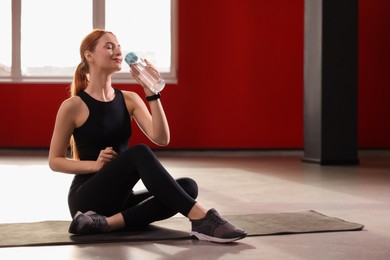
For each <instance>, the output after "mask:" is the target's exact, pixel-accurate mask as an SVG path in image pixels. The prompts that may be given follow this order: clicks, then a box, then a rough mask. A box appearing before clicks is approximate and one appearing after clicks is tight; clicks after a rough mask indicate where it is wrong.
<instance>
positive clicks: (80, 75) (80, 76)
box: [70, 61, 88, 97]
mask: <svg viewBox="0 0 390 260" xmlns="http://www.w3.org/2000/svg"><path fill="white" fill-rule="evenodd" d="M86 67H88V64H87V63H85V62H84V61H82V62H80V64H79V65H78V66H77V68H76V70H75V72H74V76H73V82H72V85H71V86H70V96H72V97H73V96H76V95H77V94H78V93H79V92H80V91H81V90H84V89H86V88H87V86H88V77H87V73H88V68H86Z"/></svg>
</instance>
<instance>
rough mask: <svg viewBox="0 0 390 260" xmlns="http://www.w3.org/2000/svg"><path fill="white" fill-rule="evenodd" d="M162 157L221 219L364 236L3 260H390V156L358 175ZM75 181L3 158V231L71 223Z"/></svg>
mask: <svg viewBox="0 0 390 260" xmlns="http://www.w3.org/2000/svg"><path fill="white" fill-rule="evenodd" d="M157 154H158V156H159V157H160V159H161V161H162V163H163V164H164V165H165V167H166V168H167V169H168V170H169V171H170V172H171V174H172V175H173V176H174V177H181V176H189V177H192V178H194V179H195V180H196V181H197V182H198V184H199V186H200V197H199V201H200V202H201V203H203V204H204V205H205V206H207V207H215V208H217V209H218V210H219V212H220V213H222V215H226V214H250V213H270V212H295V211H302V210H315V211H318V212H321V213H323V214H325V215H328V216H333V217H338V218H342V219H344V220H348V221H351V222H357V223H361V224H364V225H365V229H364V230H363V231H359V232H337V233H316V234H299V235H283V236H265V237H249V238H246V239H243V240H240V241H238V242H237V243H234V244H228V245H219V244H213V243H207V242H200V241H190V240H179V241H156V242H132V243H112V244H95V245H82V246H50V247H19V248H1V249H0V259H148V260H151V259H187V260H189V259H354V260H358V259H390V152H389V151H380V152H378V151H363V152H360V153H359V159H360V165H359V166H319V165H315V164H307V163H302V162H301V157H302V154H301V152H300V151H298V152H185V153H183V152H169V153H168V152H164V153H162V152H159V153H157ZM71 178H72V176H71V175H66V174H61V173H53V172H51V171H50V169H49V168H48V166H47V162H46V157H45V153H44V152H43V153H42V152H41V153H38V154H36V153H35V152H34V153H30V152H29V153H15V151H11V152H10V151H4V150H3V151H1V152H0V205H1V207H0V223H9V222H30V221H42V220H69V218H70V216H69V213H68V211H67V204H66V203H67V202H66V195H67V190H68V187H69V183H70V181H71ZM137 188H142V184H139V185H138V186H137ZM26 235H28V234H26Z"/></svg>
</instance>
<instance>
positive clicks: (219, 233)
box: [191, 209, 247, 243]
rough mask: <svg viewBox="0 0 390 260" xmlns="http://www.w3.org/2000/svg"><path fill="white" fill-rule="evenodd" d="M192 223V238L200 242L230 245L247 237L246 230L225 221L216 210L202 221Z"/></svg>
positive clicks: (212, 210)
mask: <svg viewBox="0 0 390 260" xmlns="http://www.w3.org/2000/svg"><path fill="white" fill-rule="evenodd" d="M191 223H192V231H191V236H195V237H196V238H197V239H199V240H204V241H211V242H217V243H229V242H233V241H236V240H239V239H242V238H244V237H246V236H247V233H246V232H245V231H244V230H242V229H239V228H236V227H235V226H233V225H232V224H231V223H229V222H228V221H227V220H225V219H223V218H222V217H221V216H220V215H219V214H218V212H217V211H216V210H215V209H210V210H209V211H208V212H207V214H206V216H205V217H204V218H202V219H198V220H191Z"/></svg>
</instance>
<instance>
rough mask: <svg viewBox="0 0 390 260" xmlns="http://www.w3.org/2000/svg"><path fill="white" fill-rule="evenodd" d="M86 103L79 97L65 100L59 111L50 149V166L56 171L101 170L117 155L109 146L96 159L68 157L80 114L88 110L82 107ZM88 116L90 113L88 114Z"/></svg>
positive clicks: (80, 172)
mask: <svg viewBox="0 0 390 260" xmlns="http://www.w3.org/2000/svg"><path fill="white" fill-rule="evenodd" d="M83 105H84V104H83V103H82V101H81V100H80V99H79V98H78V97H72V98H70V99H67V100H65V101H64V102H63V103H62V104H61V106H60V108H59V110H58V113H57V117H56V121H55V126H54V131H53V135H52V139H51V143H50V150H49V167H50V168H51V169H52V170H53V171H56V172H64V173H74V174H83V173H92V172H97V171H98V170H100V169H101V168H102V167H103V166H104V165H105V164H106V163H107V162H108V161H110V160H112V159H113V158H115V157H116V153H115V151H113V150H112V148H111V149H110V148H109V147H108V148H106V149H105V150H102V151H101V152H100V155H99V158H98V160H96V161H78V160H72V159H68V158H66V152H67V149H68V147H69V141H70V137H71V135H72V133H73V130H74V129H75V127H76V126H77V125H78V124H79V123H78V122H79V121H80V114H81V117H82V114H83V113H82V112H81V113H80V111H86V112H88V109H87V108H86V107H85V108H86V109H87V110H85V109H82V106H83ZM87 116H88V115H87Z"/></svg>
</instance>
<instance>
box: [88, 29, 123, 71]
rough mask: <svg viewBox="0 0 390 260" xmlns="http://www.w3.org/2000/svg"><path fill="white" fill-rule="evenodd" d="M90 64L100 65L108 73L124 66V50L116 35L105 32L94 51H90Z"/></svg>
mask: <svg viewBox="0 0 390 260" xmlns="http://www.w3.org/2000/svg"><path fill="white" fill-rule="evenodd" d="M86 55H87V59H88V60H89V64H90V66H95V67H98V68H99V69H101V70H105V71H107V72H108V73H114V72H116V71H120V70H121V68H122V60H123V57H122V51H121V46H120V45H119V43H118V40H117V38H116V37H115V35H112V34H111V33H105V34H104V35H103V36H102V37H100V39H99V40H98V43H97V45H96V48H95V51H94V52H88V53H87V54H86Z"/></svg>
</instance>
